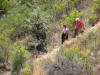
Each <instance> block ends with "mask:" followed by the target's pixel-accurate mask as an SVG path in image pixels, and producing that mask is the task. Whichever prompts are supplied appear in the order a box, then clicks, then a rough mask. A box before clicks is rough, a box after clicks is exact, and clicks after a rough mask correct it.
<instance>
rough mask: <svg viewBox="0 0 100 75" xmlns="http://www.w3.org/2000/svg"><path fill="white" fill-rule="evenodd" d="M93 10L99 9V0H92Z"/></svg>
mask: <svg viewBox="0 0 100 75" xmlns="http://www.w3.org/2000/svg"><path fill="white" fill-rule="evenodd" d="M93 6H94V11H95V12H98V11H100V0H93Z"/></svg>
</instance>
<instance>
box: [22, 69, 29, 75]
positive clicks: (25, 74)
mask: <svg viewBox="0 0 100 75" xmlns="http://www.w3.org/2000/svg"><path fill="white" fill-rule="evenodd" d="M21 74H22V75H29V74H30V69H28V68H24V69H22V70H21Z"/></svg>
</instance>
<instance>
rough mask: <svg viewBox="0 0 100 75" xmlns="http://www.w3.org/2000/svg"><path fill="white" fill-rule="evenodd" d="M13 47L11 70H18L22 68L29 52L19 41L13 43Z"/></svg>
mask: <svg viewBox="0 0 100 75" xmlns="http://www.w3.org/2000/svg"><path fill="white" fill-rule="evenodd" d="M14 47H15V48H14V50H13V51H12V52H11V54H12V72H20V69H21V68H22V66H23V65H24V63H25V61H26V59H27V58H28V55H29V53H28V51H27V50H25V48H24V47H23V45H21V43H19V42H17V43H15V44H14Z"/></svg>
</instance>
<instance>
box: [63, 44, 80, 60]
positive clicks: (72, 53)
mask: <svg viewBox="0 0 100 75" xmlns="http://www.w3.org/2000/svg"><path fill="white" fill-rule="evenodd" d="M78 51H79V49H78V47H74V46H73V47H71V48H69V49H68V50H65V51H64V52H62V53H61V55H62V56H65V57H67V58H68V59H69V60H73V59H74V58H76V57H77V55H78Z"/></svg>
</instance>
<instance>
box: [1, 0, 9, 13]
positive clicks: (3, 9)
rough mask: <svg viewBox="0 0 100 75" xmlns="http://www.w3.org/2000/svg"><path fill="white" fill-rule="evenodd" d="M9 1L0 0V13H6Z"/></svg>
mask: <svg viewBox="0 0 100 75" xmlns="http://www.w3.org/2000/svg"><path fill="white" fill-rule="evenodd" d="M9 5H10V1H9V0H0V13H1V12H6V11H7V10H8V8H9Z"/></svg>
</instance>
